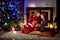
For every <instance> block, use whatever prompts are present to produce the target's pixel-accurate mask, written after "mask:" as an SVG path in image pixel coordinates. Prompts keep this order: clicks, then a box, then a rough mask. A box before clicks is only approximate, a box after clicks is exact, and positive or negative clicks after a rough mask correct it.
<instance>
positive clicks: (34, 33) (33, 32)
mask: <svg viewBox="0 0 60 40" xmlns="http://www.w3.org/2000/svg"><path fill="white" fill-rule="evenodd" d="M40 34H41V32H40V31H32V32H30V33H29V35H40Z"/></svg>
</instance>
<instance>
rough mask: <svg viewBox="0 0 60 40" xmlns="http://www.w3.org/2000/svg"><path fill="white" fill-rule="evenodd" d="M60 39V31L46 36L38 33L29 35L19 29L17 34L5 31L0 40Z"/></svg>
mask: <svg viewBox="0 0 60 40" xmlns="http://www.w3.org/2000/svg"><path fill="white" fill-rule="evenodd" d="M14 39H15V40H60V33H58V34H56V35H55V36H54V37H44V36H37V35H27V34H22V33H20V32H19V31H17V33H16V34H13V33H12V32H11V31H10V32H7V33H4V34H2V35H1V36H0V40H14Z"/></svg>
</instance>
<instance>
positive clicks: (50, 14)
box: [27, 7, 53, 22]
mask: <svg viewBox="0 0 60 40" xmlns="http://www.w3.org/2000/svg"><path fill="white" fill-rule="evenodd" d="M37 11H39V12H40V13H43V12H44V13H48V16H47V17H48V20H50V22H53V7H27V18H29V17H30V16H31V15H32V14H31V13H32V12H35V13H36V12H37Z"/></svg>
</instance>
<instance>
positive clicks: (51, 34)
mask: <svg viewBox="0 0 60 40" xmlns="http://www.w3.org/2000/svg"><path fill="white" fill-rule="evenodd" d="M40 35H41V36H54V33H53V32H42V33H41V34H40Z"/></svg>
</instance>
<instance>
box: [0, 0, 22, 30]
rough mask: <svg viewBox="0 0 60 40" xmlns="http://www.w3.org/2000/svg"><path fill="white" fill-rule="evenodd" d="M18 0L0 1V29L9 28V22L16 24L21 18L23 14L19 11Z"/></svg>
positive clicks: (19, 3) (19, 4)
mask: <svg viewBox="0 0 60 40" xmlns="http://www.w3.org/2000/svg"><path fill="white" fill-rule="evenodd" d="M21 4H22V3H21V2H20V0H5V1H4V0H1V1H0V26H1V27H2V29H9V30H10V28H11V26H10V25H11V24H12V23H15V24H18V22H19V21H20V20H22V19H23V14H21V13H20V11H19V10H20V7H21Z"/></svg>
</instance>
